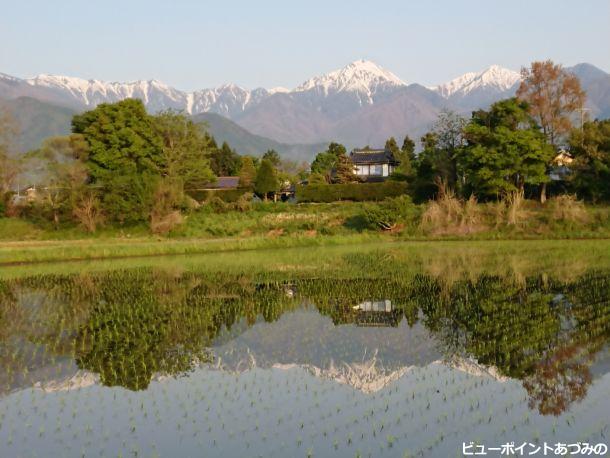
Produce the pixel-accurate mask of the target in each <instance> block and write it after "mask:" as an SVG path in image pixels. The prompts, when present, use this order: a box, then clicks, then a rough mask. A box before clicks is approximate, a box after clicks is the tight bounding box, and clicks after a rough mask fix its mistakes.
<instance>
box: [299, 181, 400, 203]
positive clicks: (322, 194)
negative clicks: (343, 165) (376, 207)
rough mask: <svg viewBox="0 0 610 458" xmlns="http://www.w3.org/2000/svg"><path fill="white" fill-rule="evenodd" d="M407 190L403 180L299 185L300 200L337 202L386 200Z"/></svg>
mask: <svg viewBox="0 0 610 458" xmlns="http://www.w3.org/2000/svg"><path fill="white" fill-rule="evenodd" d="M406 192H407V185H406V183H405V182H402V181H385V182H383V183H346V184H309V185H297V187H296V198H297V201H298V202H335V201H338V200H353V201H358V202H360V201H367V200H384V199H386V198H387V197H397V196H400V195H402V194H405V193H406Z"/></svg>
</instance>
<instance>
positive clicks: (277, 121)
mask: <svg viewBox="0 0 610 458" xmlns="http://www.w3.org/2000/svg"><path fill="white" fill-rule="evenodd" d="M567 70H568V71H571V72H573V73H574V74H576V75H577V76H578V77H579V78H580V80H581V83H582V86H583V88H584V89H585V90H586V91H587V94H588V100H587V106H588V108H589V109H590V112H589V114H590V115H591V117H599V118H607V117H610V75H609V74H608V73H606V72H604V71H603V70H600V69H599V68H597V67H595V66H593V65H591V64H586V63H583V64H578V65H576V66H574V67H568V68H567ZM519 82H520V75H519V73H518V72H516V71H513V70H509V69H506V68H502V67H500V66H497V65H492V66H491V67H489V68H487V69H485V70H483V71H479V72H469V73H466V74H464V75H462V76H459V77H457V78H455V79H453V80H451V81H449V82H447V83H443V84H439V85H437V86H428V87H426V86H423V85H420V84H417V83H410V84H409V83H407V82H405V81H403V80H401V79H400V78H399V77H397V76H396V75H395V74H393V73H392V72H390V71H388V70H386V69H384V68H382V67H380V66H379V65H377V64H375V63H373V62H371V61H365V60H359V61H355V62H352V63H350V64H348V65H347V66H345V67H343V68H341V69H339V70H335V71H332V72H330V73H327V74H323V75H320V76H316V77H312V78H310V79H307V80H306V81H304V82H303V83H302V84H300V85H299V86H297V87H296V88H294V89H286V88H274V89H264V88H256V89H253V90H248V89H244V88H242V87H239V86H237V85H235V84H225V85H222V86H219V87H217V88H210V89H202V90H198V91H193V92H185V91H180V90H178V89H175V88H172V87H170V86H167V85H165V84H163V83H162V82H160V81H157V80H149V81H134V82H128V83H117V82H112V83H108V82H104V81H99V80H84V79H80V78H74V77H67V76H56V75H47V74H42V75H38V76H36V77H33V78H27V79H22V78H17V77H14V76H10V75H5V74H2V73H0V101H3V104H5V105H7V106H8V109H9V110H11V111H13V112H14V113H15V114H16V117H17V118H18V120H19V121H20V122H21V126H22V131H23V135H22V138H21V140H20V145H19V146H20V147H21V148H23V149H27V148H31V147H35V146H36V144H37V143H39V142H40V140H41V139H42V138H43V137H44V136H47V135H56V134H63V133H66V132H68V131H69V118H70V117H71V115H72V114H73V113H76V112H82V111H84V110H87V109H91V108H93V107H95V106H96V105H97V104H99V103H104V102H116V101H118V100H122V99H125V98H139V99H141V100H142V101H143V102H144V104H145V105H146V107H147V109H148V110H149V111H150V112H153V113H154V112H157V111H160V110H164V109H175V110H181V111H183V112H185V113H187V114H189V115H192V116H193V117H194V119H195V120H198V121H205V122H207V125H208V129H209V130H210V132H211V133H212V134H213V135H214V136H215V137H216V138H217V140H218V141H228V142H229V143H230V144H231V145H232V146H234V147H235V148H237V150H238V151H239V152H240V153H243V154H261V153H263V152H264V151H265V150H266V149H270V148H273V149H276V150H277V151H279V152H280V153H282V154H284V155H287V156H290V157H294V158H299V159H311V157H312V156H313V154H314V153H315V152H316V151H317V150H319V149H320V148H321V145H322V144H324V143H327V142H328V141H331V140H335V141H339V142H341V143H344V144H345V145H346V146H348V147H356V146H363V145H367V144H368V145H371V146H380V145H383V142H384V141H385V140H386V139H387V138H388V137H390V136H395V137H397V138H402V137H403V136H404V135H405V134H408V135H410V136H411V137H412V138H418V137H419V136H420V135H421V134H423V133H424V132H425V131H426V130H428V129H429V128H430V126H431V125H432V123H433V122H434V120H435V119H436V117H437V115H438V113H439V112H440V110H442V109H444V108H448V109H453V110H456V111H458V112H460V113H464V114H468V113H469V112H470V111H471V110H474V109H478V108H485V107H487V106H489V104H491V103H493V102H494V101H496V100H499V99H502V98H505V97H509V96H512V95H514V94H515V92H516V89H517V87H518V85H519Z"/></svg>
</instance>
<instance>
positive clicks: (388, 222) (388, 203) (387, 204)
mask: <svg viewBox="0 0 610 458" xmlns="http://www.w3.org/2000/svg"><path fill="white" fill-rule="evenodd" d="M416 217H417V208H416V206H415V205H414V204H413V201H412V200H411V198H410V197H409V196H400V197H396V198H393V199H387V200H385V201H383V202H381V203H379V204H371V205H367V206H366V207H365V208H364V219H365V221H366V223H367V225H368V226H369V227H370V228H376V229H381V230H384V231H391V230H394V229H396V228H397V227H398V224H399V223H407V222H410V221H412V220H414V219H415V218H416Z"/></svg>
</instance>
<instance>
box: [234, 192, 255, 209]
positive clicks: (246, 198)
mask: <svg viewBox="0 0 610 458" xmlns="http://www.w3.org/2000/svg"><path fill="white" fill-rule="evenodd" d="M253 197H254V194H252V193H251V192H247V193H245V194H242V195H241V196H240V197H239V199H237V201H236V202H235V209H236V210H237V211H240V212H247V211H249V210H251V209H252V198H253Z"/></svg>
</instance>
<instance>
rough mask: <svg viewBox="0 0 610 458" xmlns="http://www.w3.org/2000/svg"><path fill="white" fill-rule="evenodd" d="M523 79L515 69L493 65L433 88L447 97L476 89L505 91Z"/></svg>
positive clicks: (464, 93) (463, 94)
mask: <svg viewBox="0 0 610 458" xmlns="http://www.w3.org/2000/svg"><path fill="white" fill-rule="evenodd" d="M520 80H521V75H520V74H519V73H518V72H516V71H513V70H509V69H507V68H503V67H500V66H499V65H492V66H491V67H489V68H487V69H485V70H483V71H482V72H468V73H464V74H463V75H462V76H458V77H457V78H455V79H453V80H451V81H449V82H447V83H444V84H440V85H438V86H435V87H433V88H431V89H432V90H434V91H436V92H438V93H439V94H440V95H442V96H443V97H445V98H449V97H452V96H456V95H459V96H465V95H467V94H469V93H471V92H473V91H475V90H481V89H485V90H495V91H498V92H504V91H507V90H509V89H511V88H512V87H513V86H514V85H515V84H516V83H517V82H519V81H520Z"/></svg>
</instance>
